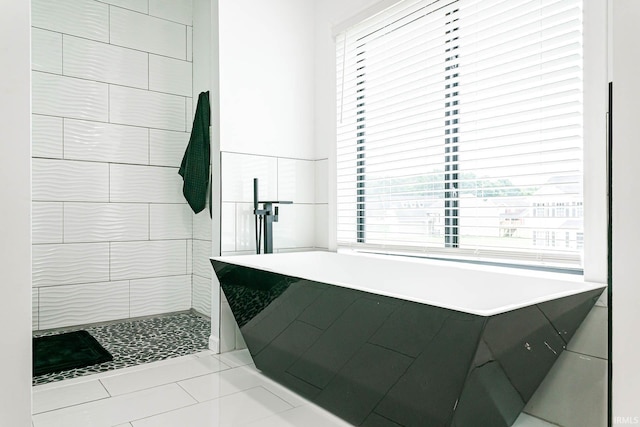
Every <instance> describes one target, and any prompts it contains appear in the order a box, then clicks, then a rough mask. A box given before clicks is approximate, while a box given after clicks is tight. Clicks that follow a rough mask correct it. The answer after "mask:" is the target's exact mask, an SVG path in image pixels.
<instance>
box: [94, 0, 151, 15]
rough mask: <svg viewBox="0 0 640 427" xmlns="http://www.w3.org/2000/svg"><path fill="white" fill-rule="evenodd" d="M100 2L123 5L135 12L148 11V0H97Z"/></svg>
mask: <svg viewBox="0 0 640 427" xmlns="http://www.w3.org/2000/svg"><path fill="white" fill-rule="evenodd" d="M98 1H100V2H102V3H108V4H112V5H114V6H118V7H123V8H125V9H129V10H135V11H136V12H142V13H149V1H148V0H98Z"/></svg>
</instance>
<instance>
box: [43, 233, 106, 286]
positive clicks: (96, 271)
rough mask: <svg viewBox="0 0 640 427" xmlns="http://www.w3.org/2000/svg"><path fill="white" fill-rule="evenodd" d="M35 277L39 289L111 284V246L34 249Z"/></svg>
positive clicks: (101, 244) (55, 246) (94, 245)
mask: <svg viewBox="0 0 640 427" xmlns="http://www.w3.org/2000/svg"><path fill="white" fill-rule="evenodd" d="M32 274H33V286H35V287H40V286H57V285H70V284H76V283H90V282H104V281H108V280H109V243H78V244H64V245H34V246H33V262H32ZM41 296H42V295H41Z"/></svg>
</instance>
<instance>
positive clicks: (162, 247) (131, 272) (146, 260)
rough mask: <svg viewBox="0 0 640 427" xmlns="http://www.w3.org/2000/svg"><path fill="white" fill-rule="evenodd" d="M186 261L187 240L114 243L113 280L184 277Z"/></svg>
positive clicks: (112, 249) (112, 247)
mask: <svg viewBox="0 0 640 427" xmlns="http://www.w3.org/2000/svg"><path fill="white" fill-rule="evenodd" d="M186 258H187V242H186V241H185V240H158V241H153V240H152V241H148V242H116V243H111V279H112V280H125V279H143V278H150V277H162V276H180V275H184V274H187V268H186V266H187V259H186Z"/></svg>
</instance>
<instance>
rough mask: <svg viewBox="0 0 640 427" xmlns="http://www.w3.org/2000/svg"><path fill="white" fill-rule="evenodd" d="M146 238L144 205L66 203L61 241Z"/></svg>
mask: <svg viewBox="0 0 640 427" xmlns="http://www.w3.org/2000/svg"><path fill="white" fill-rule="evenodd" d="M148 239H149V207H148V205H146V204H140V203H135V204H118V203H65V205H64V241H65V243H71V242H106V241H111V242H113V241H119V240H120V241H121V240H125V241H130V240H148Z"/></svg>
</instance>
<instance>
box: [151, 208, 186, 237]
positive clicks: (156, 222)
mask: <svg viewBox="0 0 640 427" xmlns="http://www.w3.org/2000/svg"><path fill="white" fill-rule="evenodd" d="M149 209H150V212H149V218H150V220H151V226H150V230H151V240H162V239H191V238H192V237H193V218H192V216H193V215H191V209H190V208H189V205H187V204H151V205H149Z"/></svg>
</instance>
